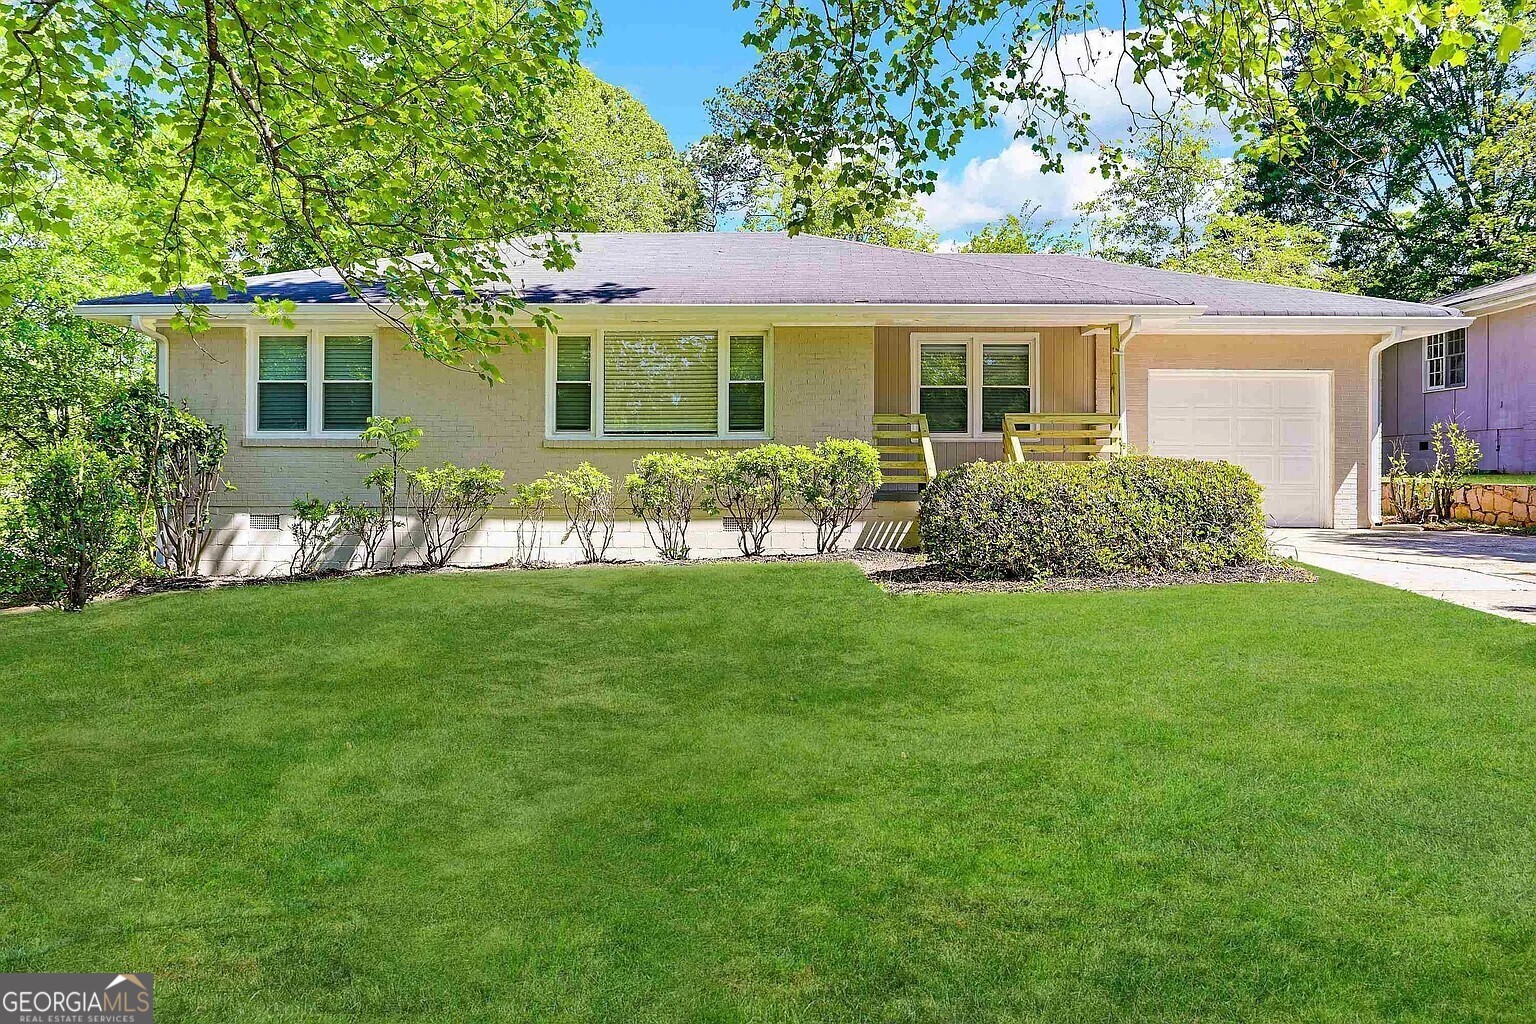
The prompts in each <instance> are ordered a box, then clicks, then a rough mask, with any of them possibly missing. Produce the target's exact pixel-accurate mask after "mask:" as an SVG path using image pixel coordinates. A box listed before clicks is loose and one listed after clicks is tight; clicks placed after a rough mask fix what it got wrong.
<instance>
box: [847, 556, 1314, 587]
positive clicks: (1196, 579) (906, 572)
mask: <svg viewBox="0 0 1536 1024" xmlns="http://www.w3.org/2000/svg"><path fill="white" fill-rule="evenodd" d="M866 572H868V573H869V578H870V579H871V580H873V581H874V582H875V583H876V584H878V585H879V586H880V587H881V588H883V589H884V590H885V591H886V592H887V593H891V594H982V593H1004V594H1010V593H1049V592H1052V591H1074V590H1145V589H1149V588H1152V587H1186V586H1191V585H1195V584H1210V583H1316V582H1317V577H1316V576H1315V575H1314V574H1313V573H1311V572H1310V571H1308V570H1307V569H1304V568H1302V567H1301V566H1299V565H1296V564H1294V563H1292V562H1282V561H1273V562H1258V563H1255V564H1253V565H1238V566H1231V567H1229V568H1226V569H1215V570H1212V571H1210V572H1165V573H1125V574H1123V575H1119V576H1093V577H1081V576H1057V577H1048V578H1046V579H1041V580H972V579H965V578H963V577H961V576H958V575H956V574H955V573H954V572H953V571H951V570H947V569H944V568H942V567H940V566H937V565H928V564H927V563H925V562H920V561H916V560H915V559H914V560H913V561H912V562H911V563H910V564H908V565H906V566H904V567H901V568H879V569H874V570H872V571H871V570H867V569H866Z"/></svg>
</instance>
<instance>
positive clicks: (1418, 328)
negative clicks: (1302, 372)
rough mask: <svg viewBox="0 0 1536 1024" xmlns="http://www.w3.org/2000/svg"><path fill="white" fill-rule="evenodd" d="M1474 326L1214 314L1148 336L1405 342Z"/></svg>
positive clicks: (1452, 318) (1447, 321)
mask: <svg viewBox="0 0 1536 1024" xmlns="http://www.w3.org/2000/svg"><path fill="white" fill-rule="evenodd" d="M1470 323H1472V318H1471V317H1467V316H1456V315H1444V314H1425V315H1423V316H1408V315H1403V314H1388V315H1381V314H1369V315H1364V314H1356V315H1344V316H1321V315H1304V316H1292V315H1286V314H1265V315H1236V314H1220V313H1210V314H1207V315H1205V316H1202V317H1199V318H1198V319H1190V320H1186V321H1184V322H1182V323H1179V324H1174V325H1172V326H1170V327H1167V328H1164V329H1162V330H1161V331H1155V332H1154V331H1153V330H1151V329H1148V330H1146V331H1145V332H1144V333H1148V334H1151V333H1162V334H1235V333H1260V332H1261V333H1264V334H1387V333H1393V332H1399V331H1400V332H1401V336H1402V340H1404V341H1407V340H1410V339H1413V338H1422V337H1426V336H1428V335H1431V334H1440V333H1442V332H1444V331H1454V330H1455V329H1456V328H1458V327H1466V326H1467V325H1468V324H1470Z"/></svg>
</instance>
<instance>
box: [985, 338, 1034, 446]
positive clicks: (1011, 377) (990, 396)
mask: <svg viewBox="0 0 1536 1024" xmlns="http://www.w3.org/2000/svg"><path fill="white" fill-rule="evenodd" d="M1010 412H1029V346H1028V345H982V346H981V429H982V430H983V431H986V432H988V433H996V432H999V431H1001V430H1002V429H1003V415H1004V414H1005V413H1010Z"/></svg>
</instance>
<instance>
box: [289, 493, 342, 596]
mask: <svg viewBox="0 0 1536 1024" xmlns="http://www.w3.org/2000/svg"><path fill="white" fill-rule="evenodd" d="M353 508H354V506H353V505H352V504H351V503H350V502H348V501H346V500H342V501H322V500H321V499H319V498H316V497H312V496H310V495H308V494H306V495H304V497H302V498H296V499H294V502H293V517H292V519H291V521H290V523H289V529H291V530H292V531H293V542H294V544H295V545H297V546H296V547H295V548H294V551H293V558H291V559H290V560H289V562H288V575H290V576H313V575H314V574H315V573H317V572H319V571H320V569H321V567H322V566H324V565H325V560H326V559H327V558H329V557H330V555H331V553H332V551H333V550H334V549H335V546H336V542H337V541H338V540H340V539H341V538H342V537H343V536H345V535H346V534H347V533H348V532H349V529H350V526H351V519H352V517H353Z"/></svg>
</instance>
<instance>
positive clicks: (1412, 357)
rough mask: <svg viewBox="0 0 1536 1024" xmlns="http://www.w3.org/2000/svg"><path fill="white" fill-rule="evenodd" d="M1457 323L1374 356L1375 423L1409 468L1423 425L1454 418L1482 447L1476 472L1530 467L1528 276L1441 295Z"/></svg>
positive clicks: (1532, 414) (1535, 355)
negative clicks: (1378, 385)
mask: <svg viewBox="0 0 1536 1024" xmlns="http://www.w3.org/2000/svg"><path fill="white" fill-rule="evenodd" d="M1439 304H1440V305H1444V306H1450V307H1454V308H1455V309H1456V310H1457V311H1458V312H1460V313H1462V314H1464V315H1466V316H1470V317H1474V318H1475V319H1474V320H1473V321H1472V323H1471V324H1470V325H1469V326H1467V327H1464V328H1458V329H1455V330H1451V331H1446V332H1443V333H1442V332H1437V333H1435V334H1433V335H1430V336H1429V337H1427V338H1417V339H1414V340H1412V341H1405V342H1404V343H1403V344H1401V345H1394V346H1393V347H1391V348H1389V349H1387V351H1386V352H1385V353H1384V354H1383V356H1382V397H1381V402H1382V421H1383V423H1382V429H1383V433H1384V434H1385V436H1386V444H1387V447H1388V451H1389V453H1390V450H1391V449H1392V447H1393V446H1394V445H1398V444H1400V445H1402V447H1403V449H1404V450H1405V451H1406V452H1407V454H1408V457H1409V465H1410V467H1411V468H1412V469H1414V470H1416V471H1423V470H1425V469H1428V468H1429V465H1430V459H1431V456H1430V454H1429V439H1430V428H1431V427H1432V426H1433V425H1434V424H1435V423H1437V422H1449V421H1452V420H1454V421H1455V422H1457V423H1460V424H1461V425H1462V427H1463V428H1464V429H1465V430H1467V431H1468V432H1469V433H1471V435H1472V436H1473V438H1475V439H1476V441H1477V443H1478V444H1479V445H1480V446H1481V447H1482V449H1483V463H1482V468H1483V469H1484V470H1490V471H1491V470H1498V471H1501V472H1505V473H1531V472H1536V274H1526V275H1524V276H1522V277H1515V278H1511V279H1509V280H1507V281H1500V282H1498V283H1497V284H1490V285H1484V286H1483V287H1481V288H1474V289H1472V290H1470V291H1465V292H1458V293H1456V294H1455V295H1448V296H1446V297H1445V298H1443V299H1441V300H1440V301H1439Z"/></svg>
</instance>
